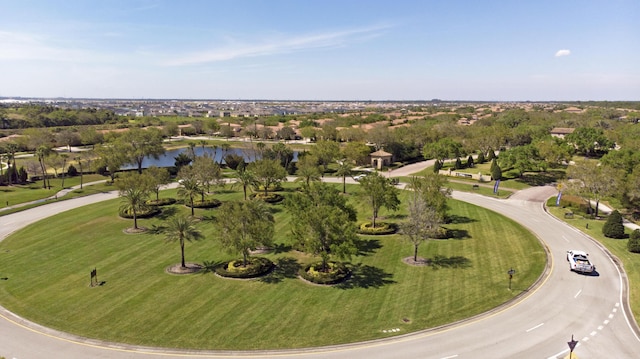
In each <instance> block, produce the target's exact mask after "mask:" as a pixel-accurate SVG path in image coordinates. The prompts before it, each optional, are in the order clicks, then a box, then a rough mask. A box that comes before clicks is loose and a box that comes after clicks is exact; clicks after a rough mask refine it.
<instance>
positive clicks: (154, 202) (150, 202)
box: [147, 198, 176, 206]
mask: <svg viewBox="0 0 640 359" xmlns="http://www.w3.org/2000/svg"><path fill="white" fill-rule="evenodd" d="M174 203H176V199H175V198H160V199H157V200H156V199H150V200H148V201H147V205H149V206H168V205H170V204H174Z"/></svg>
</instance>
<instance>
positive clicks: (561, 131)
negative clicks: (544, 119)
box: [551, 127, 575, 135]
mask: <svg viewBox="0 0 640 359" xmlns="http://www.w3.org/2000/svg"><path fill="white" fill-rule="evenodd" d="M573 131H575V128H568V127H556V128H554V129H552V130H551V133H557V134H565V135H567V134H570V133H573Z"/></svg>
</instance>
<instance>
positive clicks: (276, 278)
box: [258, 257, 300, 284]
mask: <svg viewBox="0 0 640 359" xmlns="http://www.w3.org/2000/svg"><path fill="white" fill-rule="evenodd" d="M299 270H300V264H299V263H298V261H297V260H295V258H291V257H282V258H278V260H276V262H275V268H274V269H273V270H272V271H271V273H269V275H267V276H264V277H261V278H260V279H258V280H259V281H260V282H262V283H268V284H275V283H280V282H282V281H283V280H285V279H294V278H296V277H297V276H298V271H299Z"/></svg>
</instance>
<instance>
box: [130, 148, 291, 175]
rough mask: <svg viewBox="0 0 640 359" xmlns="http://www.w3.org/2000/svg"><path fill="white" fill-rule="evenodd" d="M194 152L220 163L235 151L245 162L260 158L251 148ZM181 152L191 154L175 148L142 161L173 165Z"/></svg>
mask: <svg viewBox="0 0 640 359" xmlns="http://www.w3.org/2000/svg"><path fill="white" fill-rule="evenodd" d="M193 152H195V154H196V156H202V155H203V154H205V153H206V154H207V155H208V156H210V157H213V159H214V161H216V162H218V163H220V161H222V163H224V159H223V157H224V156H226V155H228V154H230V153H235V154H237V155H240V156H242V157H243V158H244V160H245V162H253V161H255V160H256V158H259V156H258V154H257V153H256V151H255V150H252V149H249V148H230V149H228V150H227V151H223V150H222V149H220V148H218V149H216V150H215V151H214V149H213V148H209V147H205V148H204V149H203V148H202V147H194V148H193ZM180 153H185V154H189V149H188V148H179V149H175V150H170V151H166V152H165V153H164V155H162V156H160V157H158V159H155V158H153V157H145V158H144V160H143V161H142V168H148V167H151V166H156V167H171V166H173V165H174V164H175V162H176V160H175V157H177V156H178V154H180ZM297 159H298V151H294V152H293V161H294V162H295V161H296V160H297ZM135 168H138V166H137V165H135V164H129V165H125V166H123V167H122V168H121V169H123V170H128V169H135Z"/></svg>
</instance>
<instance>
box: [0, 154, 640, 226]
mask: <svg viewBox="0 0 640 359" xmlns="http://www.w3.org/2000/svg"><path fill="white" fill-rule="evenodd" d="M434 163H435V160H427V161H421V162H415V163H412V164H409V165H406V166H403V167H400V168H396V169H393V170H391V171H389V172H388V173H387V176H388V177H404V176H410V175H412V174H415V173H417V172H420V171H422V170H424V169H425V168H429V167H431V166H433V165H434ZM295 178H296V177H287V180H288V181H293V180H295ZM330 178H332V177H324V178H323V181H325V182H334V181H333V180H329V179H330ZM449 181H451V182H459V183H467V182H465V181H457V180H455V179H453V180H451V179H450V180H449ZM104 182H106V180H101V181H95V182H89V183H85V184H83V187H84V186H91V185H96V184H100V183H104ZM340 182H341V180H340ZM346 182H347V183H351V184H354V183H357V181H355V180H354V179H353V178H347V179H346ZM480 185H481V186H485V187H493V185H490V184H480ZM170 187H171V186H170ZM401 187H402V188H404V186H401ZM77 189H80V185H76V186H73V187H69V188H64V189H62V190H60V191H59V192H57V193H56V194H55V195H53V196H50V197H47V198H43V199H38V200H35V201H31V202H24V203H18V204H15V205H13V206H8V207H3V208H0V213H1V212H2V211H6V210H9V209H15V208H20V207H25V206H29V205H33V204H37V203H43V202H47V201H53V200H58V199H59V198H60V197H64V196H65V195H67V194H68V193H69V192H72V191H74V190H77ZM518 192H521V191H516V192H515V194H514V195H516V196H517V193H518ZM593 205H595V203H593ZM598 208H599V211H600V212H602V213H605V214H609V213H611V212H612V209H611V208H609V207H608V206H606V205H604V204H602V203H600V204H599V206H598ZM623 221H624V226H625V227H627V228H629V229H631V230H636V229H640V225H637V224H635V223H632V222H629V221H628V220H626V219H624V220H623Z"/></svg>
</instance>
